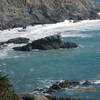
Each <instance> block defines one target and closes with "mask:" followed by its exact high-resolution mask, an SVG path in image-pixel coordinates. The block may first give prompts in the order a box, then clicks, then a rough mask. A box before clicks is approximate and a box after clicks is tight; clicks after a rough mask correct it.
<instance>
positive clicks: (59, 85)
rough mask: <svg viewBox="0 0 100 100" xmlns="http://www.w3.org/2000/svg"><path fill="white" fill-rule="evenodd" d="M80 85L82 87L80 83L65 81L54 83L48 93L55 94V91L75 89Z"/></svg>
mask: <svg viewBox="0 0 100 100" xmlns="http://www.w3.org/2000/svg"><path fill="white" fill-rule="evenodd" d="M78 85H80V82H75V81H68V80H65V81H63V82H56V83H54V84H53V85H52V86H51V87H50V88H49V89H48V90H47V91H46V92H47V93H52V92H55V91H57V90H60V89H63V88H72V87H75V86H78Z"/></svg>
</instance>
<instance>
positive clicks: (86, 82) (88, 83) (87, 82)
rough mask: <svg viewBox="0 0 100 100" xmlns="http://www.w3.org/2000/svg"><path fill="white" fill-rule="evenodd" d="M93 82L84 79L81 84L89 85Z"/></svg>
mask: <svg viewBox="0 0 100 100" xmlns="http://www.w3.org/2000/svg"><path fill="white" fill-rule="evenodd" d="M91 84H93V83H91V82H90V81H85V82H84V83H83V84H82V85H91Z"/></svg>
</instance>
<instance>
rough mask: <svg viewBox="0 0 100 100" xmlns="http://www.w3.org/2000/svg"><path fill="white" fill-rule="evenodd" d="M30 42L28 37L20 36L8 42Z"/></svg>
mask: <svg viewBox="0 0 100 100" xmlns="http://www.w3.org/2000/svg"><path fill="white" fill-rule="evenodd" d="M28 42H29V39H28V38H24V37H18V38H14V39H10V40H8V41H7V42H6V43H14V44H21V43H28Z"/></svg>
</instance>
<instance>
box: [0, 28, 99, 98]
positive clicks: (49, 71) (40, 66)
mask: <svg viewBox="0 0 100 100" xmlns="http://www.w3.org/2000/svg"><path fill="white" fill-rule="evenodd" d="M66 32H67V30H66V31H65V33H66ZM73 32H77V31H73ZM79 33H80V34H83V35H84V34H85V35H87V36H86V37H65V38H64V41H72V42H75V43H77V44H79V46H80V47H79V48H76V49H64V50H63V49H60V50H50V51H49V50H48V51H33V52H16V51H12V50H9V54H12V55H15V56H14V57H11V58H9V57H8V58H4V59H0V71H2V72H4V73H5V74H7V75H8V76H9V78H10V79H11V82H12V84H13V85H14V88H15V91H16V92H17V93H32V92H33V90H34V89H36V88H44V87H47V86H50V85H51V83H52V82H55V81H57V80H75V81H84V80H91V81H94V80H98V81H99V80H100V29H95V30H84V31H79ZM98 88H100V85H98ZM57 94H59V96H67V97H68V96H69V97H77V98H83V99H85V100H100V91H94V92H75V91H72V90H69V91H67V90H65V91H63V92H61V93H60V92H59V93H57Z"/></svg>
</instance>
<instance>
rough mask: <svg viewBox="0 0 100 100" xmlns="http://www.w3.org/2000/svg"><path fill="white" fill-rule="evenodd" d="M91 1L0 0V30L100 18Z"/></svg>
mask: <svg viewBox="0 0 100 100" xmlns="http://www.w3.org/2000/svg"><path fill="white" fill-rule="evenodd" d="M96 6H97V5H96V4H95V3H94V2H93V1H92V0H0V30H2V29H7V28H14V27H25V26H27V25H35V24H45V23H56V22H61V21H64V20H65V19H68V20H74V21H78V20H84V19H97V18H100V17H99V16H98V14H97V12H98V10H97V7H96Z"/></svg>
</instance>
